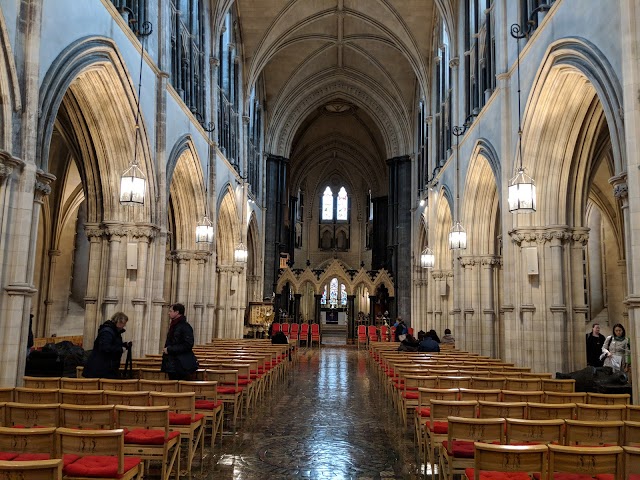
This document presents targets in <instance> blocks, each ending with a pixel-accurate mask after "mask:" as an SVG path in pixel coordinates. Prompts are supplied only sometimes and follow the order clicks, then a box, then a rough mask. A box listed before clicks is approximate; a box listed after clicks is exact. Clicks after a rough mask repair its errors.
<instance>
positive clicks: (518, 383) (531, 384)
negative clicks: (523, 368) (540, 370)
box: [504, 377, 542, 392]
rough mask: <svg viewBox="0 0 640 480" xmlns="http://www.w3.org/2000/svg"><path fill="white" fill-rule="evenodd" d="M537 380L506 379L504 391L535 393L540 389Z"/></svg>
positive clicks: (538, 380) (539, 381)
mask: <svg viewBox="0 0 640 480" xmlns="http://www.w3.org/2000/svg"><path fill="white" fill-rule="evenodd" d="M541 382H542V381H541V380H540V379H539V378H512V377H507V380H506V381H505V386H504V390H515V391H520V392H537V391H540V390H542V389H541Z"/></svg>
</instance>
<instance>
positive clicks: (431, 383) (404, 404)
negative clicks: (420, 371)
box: [397, 375, 438, 427]
mask: <svg viewBox="0 0 640 480" xmlns="http://www.w3.org/2000/svg"><path fill="white" fill-rule="evenodd" d="M403 380H404V381H403V383H402V388H398V400H397V403H398V408H399V410H400V414H401V416H402V422H403V423H404V426H405V427H406V426H407V421H408V420H407V418H408V415H409V412H412V413H414V412H415V408H416V407H417V406H418V396H419V393H418V389H419V388H433V387H435V386H436V385H437V383H438V377H435V376H430V375H429V376H423V375H405V376H404V377H403Z"/></svg>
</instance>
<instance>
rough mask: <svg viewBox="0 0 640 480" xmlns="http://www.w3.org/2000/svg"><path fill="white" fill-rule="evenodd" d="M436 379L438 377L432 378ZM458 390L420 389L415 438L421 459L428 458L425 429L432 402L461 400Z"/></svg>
mask: <svg viewBox="0 0 640 480" xmlns="http://www.w3.org/2000/svg"><path fill="white" fill-rule="evenodd" d="M432 378H436V379H437V377H432ZM459 392H460V390H459V389H458V388H427V387H418V404H417V406H416V410H415V415H414V418H415V422H414V427H415V437H416V441H417V443H418V453H419V455H420V458H427V452H426V450H425V446H426V439H427V434H426V431H425V429H426V428H427V427H426V425H427V423H428V422H429V417H430V416H431V400H432V399H433V400H449V401H456V400H458V398H459Z"/></svg>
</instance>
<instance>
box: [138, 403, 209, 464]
mask: <svg viewBox="0 0 640 480" xmlns="http://www.w3.org/2000/svg"><path fill="white" fill-rule="evenodd" d="M149 400H150V403H151V405H152V406H159V405H167V406H169V426H170V428H171V429H172V430H175V431H178V432H180V436H181V438H182V439H184V440H186V441H187V472H188V473H189V474H191V465H192V463H193V458H194V456H195V453H196V451H197V450H198V447H200V456H201V458H202V457H203V456H204V442H203V441H202V437H203V432H204V428H203V422H204V415H202V414H201V413H196V406H195V403H196V395H195V393H193V392H191V393H165V392H149Z"/></svg>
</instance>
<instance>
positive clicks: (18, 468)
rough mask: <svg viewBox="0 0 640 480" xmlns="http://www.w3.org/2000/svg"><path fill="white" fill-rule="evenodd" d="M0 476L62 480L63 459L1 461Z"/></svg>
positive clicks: (10, 478) (30, 479)
mask: <svg viewBox="0 0 640 480" xmlns="http://www.w3.org/2000/svg"><path fill="white" fill-rule="evenodd" d="M0 478H3V479H6V480H20V479H27V478H28V479H29V480H62V460H59V459H53V460H32V461H28V462H5V461H0Z"/></svg>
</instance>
